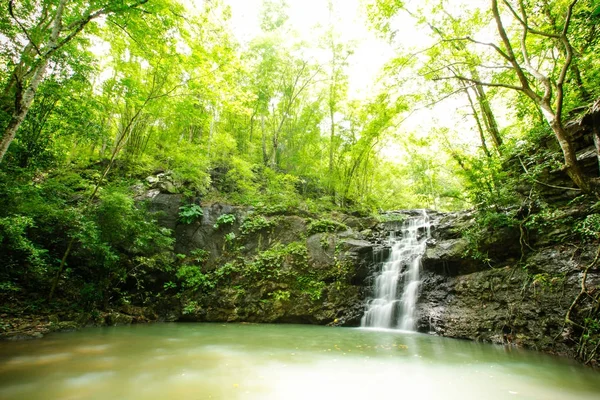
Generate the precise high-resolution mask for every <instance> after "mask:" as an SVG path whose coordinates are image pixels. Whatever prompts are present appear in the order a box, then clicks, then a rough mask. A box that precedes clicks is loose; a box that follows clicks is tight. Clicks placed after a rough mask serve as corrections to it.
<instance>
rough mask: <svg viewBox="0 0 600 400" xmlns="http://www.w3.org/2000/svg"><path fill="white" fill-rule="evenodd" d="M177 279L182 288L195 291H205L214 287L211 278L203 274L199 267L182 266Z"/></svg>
mask: <svg viewBox="0 0 600 400" xmlns="http://www.w3.org/2000/svg"><path fill="white" fill-rule="evenodd" d="M177 278H178V279H179V280H180V282H181V286H182V287H184V288H186V289H191V290H193V291H205V290H209V289H212V288H213V287H214V283H213V282H212V281H211V280H210V278H209V276H208V275H206V274H204V273H202V271H201V270H200V268H199V267H198V266H197V265H182V266H181V267H179V269H178V270H177Z"/></svg>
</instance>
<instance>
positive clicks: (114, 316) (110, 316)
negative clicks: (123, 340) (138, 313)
mask: <svg viewBox="0 0 600 400" xmlns="http://www.w3.org/2000/svg"><path fill="white" fill-rule="evenodd" d="M104 321H105V323H106V325H108V326H118V325H129V324H131V323H132V322H133V317H132V316H130V315H125V314H122V313H119V312H109V313H106V315H105V316H104Z"/></svg>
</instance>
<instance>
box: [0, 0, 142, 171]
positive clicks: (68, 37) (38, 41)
mask: <svg viewBox="0 0 600 400" xmlns="http://www.w3.org/2000/svg"><path fill="white" fill-rule="evenodd" d="M147 2H148V0H133V1H131V2H129V3H128V2H124V1H118V0H113V1H110V2H108V3H105V2H100V1H90V2H84V1H77V2H76V3H75V4H71V2H67V1H66V0H59V1H58V2H56V1H51V0H25V1H22V2H20V3H19V4H16V1H15V0H9V1H8V4H7V5H6V7H7V10H6V11H7V12H6V13H5V16H4V17H2V19H3V21H2V22H3V24H2V25H3V27H6V28H4V32H2V33H3V36H4V37H5V38H7V39H8V40H9V47H10V51H9V56H10V61H9V63H8V64H9V67H10V68H11V69H12V71H11V72H10V75H9V77H8V79H7V81H6V82H5V84H4V89H3V92H2V99H1V100H2V104H1V106H2V108H3V111H4V112H5V113H6V115H7V116H8V118H7V122H6V123H5V125H6V126H4V127H3V132H2V138H1V139H0V162H1V161H2V159H3V158H4V154H6V151H7V150H8V147H9V146H10V143H11V142H12V141H13V139H14V138H15V135H16V133H17V131H18V129H19V127H20V126H21V124H22V123H23V121H24V119H25V117H26V116H27V113H28V112H29V109H30V108H31V104H32V103H33V100H34V98H35V95H36V92H37V90H38V87H39V85H40V83H42V81H43V80H44V79H45V78H46V75H47V72H48V67H49V66H50V64H51V62H52V59H53V57H55V56H57V55H58V53H59V51H61V50H63V49H65V48H66V47H67V46H68V45H69V44H70V43H71V42H72V41H73V40H74V39H75V38H76V37H77V36H79V35H80V33H81V32H82V31H83V30H84V28H85V27H86V26H87V25H88V24H89V23H90V22H92V21H93V20H96V19H98V18H100V17H102V16H110V15H115V14H125V13H127V12H130V11H132V10H135V9H137V8H139V7H140V6H141V5H143V4H145V3H147ZM3 8H4V7H3Z"/></svg>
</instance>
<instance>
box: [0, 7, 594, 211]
mask: <svg viewBox="0 0 600 400" xmlns="http://www.w3.org/2000/svg"><path fill="white" fill-rule="evenodd" d="M255 3H256V4H255V6H256V8H257V10H258V11H256V13H255V16H256V19H257V20H256V21H246V20H245V19H244V17H243V16H242V17H240V16H239V15H237V14H236V13H238V12H239V11H237V9H238V8H239V7H240V6H241V3H239V2H233V1H232V2H227V1H203V2H177V1H174V0H131V1H128V2H127V1H92V2H66V1H64V0H54V1H43V0H41V1H40V0H38V1H35V0H27V1H16V0H11V1H8V2H5V3H4V4H2V6H1V7H2V10H1V12H0V14H1V15H2V17H0V24H1V25H0V27H1V28H0V29H1V33H0V34H1V42H2V51H1V54H0V68H1V69H2V82H1V83H2V96H1V99H0V102H1V114H0V126H1V128H2V143H1V146H0V150H1V152H2V154H1V156H2V163H1V168H2V169H3V170H4V171H5V173H9V174H14V173H17V172H16V171H18V172H19V173H25V174H26V175H28V176H35V175H36V174H37V175H39V174H44V173H48V172H49V171H56V170H60V169H64V168H86V167H87V166H90V165H94V164H95V163H102V162H105V163H107V165H108V168H106V170H104V171H101V172H100V175H101V181H102V180H104V179H109V180H110V179H112V178H111V177H110V176H111V172H110V170H111V169H112V168H113V167H115V166H117V167H118V172H116V174H117V175H118V176H127V177H143V176H147V175H148V174H151V173H152V172H154V171H157V170H168V171H172V174H173V176H174V177H175V179H176V180H177V181H178V182H181V183H182V185H184V187H185V190H186V191H189V194H195V195H200V196H203V197H205V198H206V199H211V198H213V199H226V200H228V201H232V202H234V203H239V204H254V205H256V204H259V203H264V202H273V201H278V202H280V201H283V202H287V203H289V204H290V205H295V206H297V205H298V204H300V203H303V204H304V203H306V202H308V204H309V205H311V207H316V208H319V207H325V208H328V207H340V206H341V207H348V206H350V207H354V208H357V209H361V210H365V211H374V210H383V209H393V208H411V207H426V208H434V209H440V210H449V209H460V208H468V207H472V206H482V205H483V206H485V205H489V204H505V203H506V204H509V203H511V202H514V201H515V198H514V195H513V194H512V192H514V191H513V190H512V189H511V188H512V186H511V185H514V184H515V183H514V182H513V183H512V184H510V183H509V181H510V180H511V179H512V180H515V179H523V178H524V177H523V176H522V175H525V176H526V178H527V179H529V180H530V182H535V181H541V180H542V178H541V175H539V174H541V173H542V171H543V170H548V169H562V170H563V171H565V172H566V174H567V175H568V176H569V178H570V184H569V185H568V186H569V187H572V188H575V189H576V190H581V191H583V192H584V193H594V192H597V188H596V180H595V178H596V176H589V174H588V173H587V172H585V171H583V170H582V168H581V167H580V166H579V165H578V162H577V154H576V151H577V149H576V147H575V145H574V144H573V143H572V137H571V134H570V133H569V132H568V130H567V129H566V127H565V124H566V123H567V122H568V121H569V120H571V119H574V118H576V117H577V116H578V113H580V114H581V113H583V112H584V111H585V110H586V107H588V106H589V105H591V104H592V103H593V101H594V100H595V99H596V98H598V96H599V93H598V92H599V89H598V87H599V86H598V79H599V78H598V75H599V67H598V63H596V62H595V61H594V60H595V58H596V57H595V54H597V53H598V49H597V47H598V20H599V18H600V5H599V4H598V2H597V1H594V0H586V1H584V0H580V1H563V0H556V1H550V0H538V1H523V0H510V1H509V0H500V1H497V0H490V1H477V2H472V1H461V0H457V1H451V2H443V1H439V0H437V1H434V0H430V1H425V2H423V1H419V2H417V1H406V2H402V1H395V0H371V1H367V2H364V4H363V3H360V4H359V2H350V3H347V2H342V1H335V0H329V1H328V2H318V3H319V4H320V7H315V12H314V13H312V14H311V13H306V14H305V15H304V21H303V23H304V24H305V25H306V26H310V27H311V35H310V36H307V35H306V32H302V31H301V30H298V29H297V27H298V24H297V21H298V16H297V15H296V14H297V13H298V10H301V9H302V7H303V6H299V5H296V4H291V5H290V4H287V2H286V1H283V0H282V1H277V0H265V1H262V2H258V1H256V2H255ZM250 4H251V5H250V6H249V5H246V10H248V9H249V7H251V6H252V5H253V4H254V3H253V2H250ZM315 4H316V3H315ZM348 5H351V7H356V15H355V16H353V17H354V18H355V20H354V21H352V22H351V23H350V25H351V24H352V23H364V24H367V25H368V26H369V28H370V32H371V33H369V36H368V37H367V38H366V39H363V40H362V42H361V41H360V40H356V39H355V38H352V37H349V36H348V34H347V31H348V25H349V21H348V16H349V14H348V12H347V10H345V7H347V6H348ZM306 7H307V6H304V8H306ZM319 13H320V14H319ZM236 15H237V17H236ZM311 15H312V16H313V17H314V19H315V21H311V20H310V18H311V17H310V16H311ZM246 19H247V18H246ZM240 21H246V22H240ZM294 21H296V23H294ZM313 22H314V23H313ZM241 23H244V24H247V25H248V26H250V28H248V27H246V28H244V27H240V26H239V24H241ZM361 29H362V28H361ZM363 31H364V32H367V30H366V29H364V30H362V31H361V32H363ZM236 32H237V33H236ZM239 32H244V34H245V36H244V37H243V38H242V37H240V34H239ZM248 32H253V33H252V34H251V35H249V34H248ZM381 43H385V44H386V46H387V47H385V49H386V50H385V51H384V52H383V53H385V54H386V56H387V57H386V59H385V60H376V59H374V60H373V63H374V65H376V64H377V63H378V62H379V63H381V64H383V65H382V68H381V70H380V72H379V73H378V74H377V75H374V76H373V77H372V78H373V81H372V82H371V83H369V84H363V90H362V91H358V92H357V90H355V88H356V86H357V84H356V80H357V79H360V78H359V74H357V73H356V70H353V67H354V66H355V65H356V64H357V63H359V62H363V63H364V62H365V61H364V60H361V59H359V57H361V56H363V55H364V54H368V53H364V52H363V51H362V49H364V48H365V46H366V47H368V46H376V45H377V46H379V45H381ZM362 79H363V80H364V76H363V77H362ZM548 138H549V139H550V140H551V141H554V142H555V143H556V144H558V148H557V149H555V150H558V151H549V152H548V154H546V153H544V155H543V156H542V155H540V154H537V155H536V154H535V153H536V152H535V151H532V149H534V148H536V146H538V145H539V143H540V141H547V140H548ZM103 160H105V161H103ZM515 160H521V161H520V163H521V164H522V166H523V168H524V169H521V170H520V171H519V169H518V168H517V169H515V168H513V167H511V165H513V164H515V162H518V161H515ZM519 168H520V167H519ZM32 174H33V175H32ZM596 175H597V174H596ZM102 184H103V183H102V182H98V185H97V186H102ZM89 190H92V191H93V189H89ZM95 195H96V194H95V193H94V194H93V195H92V197H94V196H95Z"/></svg>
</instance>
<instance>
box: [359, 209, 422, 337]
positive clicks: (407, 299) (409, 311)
mask: <svg viewBox="0 0 600 400" xmlns="http://www.w3.org/2000/svg"><path fill="white" fill-rule="evenodd" d="M430 235H431V223H430V221H429V216H428V215H427V213H426V212H425V211H424V210H423V211H422V212H421V215H419V216H417V217H410V218H409V219H408V220H406V221H405V222H404V223H403V225H402V234H401V237H396V234H395V232H391V233H390V242H391V247H392V248H391V253H390V255H389V258H388V260H387V261H385V262H383V263H382V264H381V271H380V273H379V275H378V276H377V278H376V279H375V287H374V291H373V293H374V298H373V299H372V300H370V301H369V303H368V304H367V310H366V312H365V315H364V316H363V318H362V321H361V326H363V327H374V328H392V329H402V330H406V331H412V330H414V329H415V308H416V303H417V297H418V295H419V284H420V283H421V282H420V280H419V279H420V278H419V275H420V269H421V257H422V256H423V254H424V253H425V249H426V246H427V239H428V238H429V237H430ZM399 283H402V285H401V286H400V288H399V287H398V284H399Z"/></svg>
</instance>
